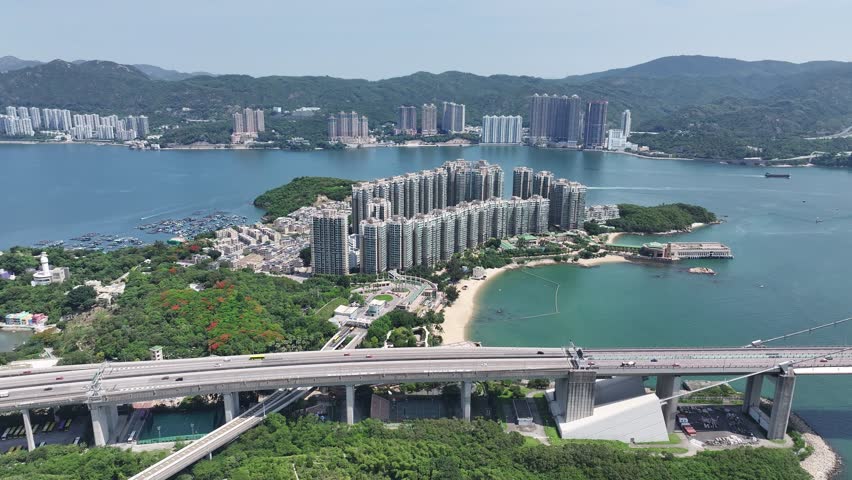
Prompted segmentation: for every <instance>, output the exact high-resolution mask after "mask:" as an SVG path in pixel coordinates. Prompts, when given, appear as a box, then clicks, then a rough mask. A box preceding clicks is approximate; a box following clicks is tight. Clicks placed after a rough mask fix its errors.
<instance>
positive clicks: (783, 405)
mask: <svg viewBox="0 0 852 480" xmlns="http://www.w3.org/2000/svg"><path fill="white" fill-rule="evenodd" d="M795 388H796V375H795V374H794V373H793V371H792V370H791V371H789V372H788V373H785V374H783V375H778V377H776V379H775V395H774V396H773V398H772V413H771V414H770V415H769V428H768V429H767V431H766V438H768V439H769V440H781V439H783V438H784V434H785V433H787V422H788V421H789V420H790V410H791V409H792V408H793V391H794V390H795Z"/></svg>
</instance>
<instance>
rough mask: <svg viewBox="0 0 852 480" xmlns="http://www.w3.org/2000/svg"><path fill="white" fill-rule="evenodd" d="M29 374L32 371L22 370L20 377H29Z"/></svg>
mask: <svg viewBox="0 0 852 480" xmlns="http://www.w3.org/2000/svg"><path fill="white" fill-rule="evenodd" d="M31 373H33V371H32V370H24V371H23V372H21V375H29V374H31Z"/></svg>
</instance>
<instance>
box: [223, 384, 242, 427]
mask: <svg viewBox="0 0 852 480" xmlns="http://www.w3.org/2000/svg"><path fill="white" fill-rule="evenodd" d="M222 399H223V400H224V403H225V422H226V423H227V422H230V421H231V420H233V419H234V418H236V417H238V416H239V415H240V394H239V392H231V393H223V394H222Z"/></svg>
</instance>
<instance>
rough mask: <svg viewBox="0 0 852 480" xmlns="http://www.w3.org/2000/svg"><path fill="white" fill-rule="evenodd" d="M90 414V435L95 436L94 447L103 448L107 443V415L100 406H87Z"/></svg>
mask: <svg viewBox="0 0 852 480" xmlns="http://www.w3.org/2000/svg"><path fill="white" fill-rule="evenodd" d="M89 411H90V412H91V414H92V433H93V434H94V436H95V446H98V447H105V446H106V444H107V442H108V441H109V438H110V437H109V415H108V413H107V412H106V410H104V408H103V407H101V406H96V405H89Z"/></svg>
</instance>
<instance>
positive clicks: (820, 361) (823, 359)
mask: <svg viewBox="0 0 852 480" xmlns="http://www.w3.org/2000/svg"><path fill="white" fill-rule="evenodd" d="M827 361H828V359H827V358H825V357H822V358H820V359H819V363H826V362H827Z"/></svg>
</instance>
